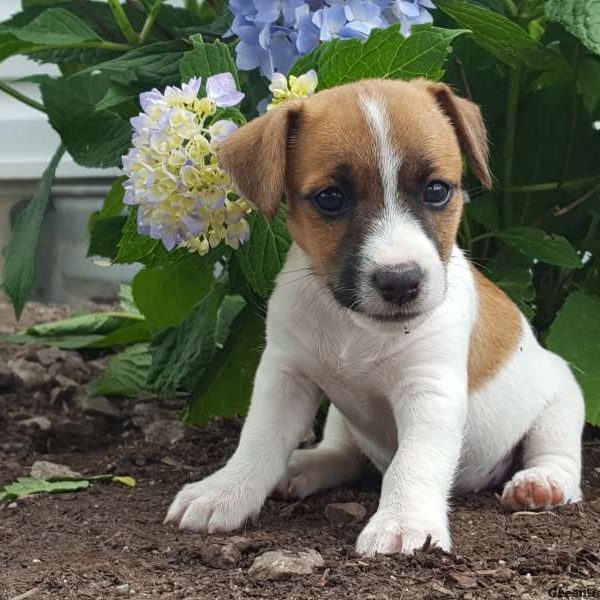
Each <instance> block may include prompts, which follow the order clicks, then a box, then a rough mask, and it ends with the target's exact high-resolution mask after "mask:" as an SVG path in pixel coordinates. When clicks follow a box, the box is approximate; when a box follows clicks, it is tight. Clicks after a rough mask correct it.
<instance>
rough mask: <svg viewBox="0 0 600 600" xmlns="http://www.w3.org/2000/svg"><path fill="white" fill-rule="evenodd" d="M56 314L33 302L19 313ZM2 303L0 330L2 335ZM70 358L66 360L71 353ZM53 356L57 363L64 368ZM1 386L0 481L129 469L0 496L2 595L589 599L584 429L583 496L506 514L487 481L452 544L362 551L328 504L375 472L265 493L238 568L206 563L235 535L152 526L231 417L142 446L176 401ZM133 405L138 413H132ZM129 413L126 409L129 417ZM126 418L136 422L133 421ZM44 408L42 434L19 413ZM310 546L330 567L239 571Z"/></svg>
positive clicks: (591, 543) (592, 477) (228, 436)
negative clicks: (283, 494)
mask: <svg viewBox="0 0 600 600" xmlns="http://www.w3.org/2000/svg"><path fill="white" fill-rule="evenodd" d="M64 314H66V311H65V309H62V308H60V307H59V308H52V307H50V308H48V307H40V306H39V305H38V306H35V305H33V306H30V307H28V311H27V313H26V315H25V319H26V320H27V321H28V322H35V321H40V320H48V319H51V318H57V317H58V316H63V315H64ZM6 315H9V312H8V309H6V307H0V330H3V331H7V330H10V329H11V328H12V327H13V325H11V324H10V322H9V321H8V317H7V316H6ZM38 350H39V348H34V347H18V346H12V345H8V344H0V367H1V366H2V365H6V364H7V362H8V360H10V359H13V358H15V357H25V358H26V359H29V360H32V361H35V360H36V356H37V355H36V352H37V351H38ZM69 356H70V359H69V361H67V363H65V362H64V360H63V359H64V356H63V357H62V358H61V359H60V360H59V359H58V358H57V364H51V365H49V366H47V369H48V373H50V374H51V375H52V376H55V375H56V374H57V373H60V372H61V369H62V370H63V371H64V370H67V371H68V372H66V373H64V374H65V375H67V376H69V377H71V378H73V379H76V380H77V382H78V383H80V384H82V385H85V384H86V383H87V382H88V381H89V380H90V379H91V378H93V377H94V376H95V375H97V374H98V373H99V372H101V371H102V369H103V368H104V367H105V360H104V359H98V358H97V357H96V358H95V360H89V357H87V361H86V363H85V364H84V367H82V368H79V370H78V369H77V368H74V365H75V366H76V365H77V364H79V366H80V367H81V364H80V363H78V362H77V359H78V358H79V357H78V356H77V353H69ZM73 356H75V359H74V358H73ZM61 361H62V362H61ZM73 361H75V362H73ZM9 384H10V382H8V383H7V382H4V385H5V387H4V389H2V385H3V382H2V381H0V486H3V485H4V484H6V483H8V482H10V481H12V480H13V479H14V478H16V477H18V476H23V475H27V474H28V473H29V469H30V467H31V465H32V463H33V462H34V461H36V460H50V461H54V462H57V463H61V464H65V465H68V466H69V467H71V468H72V469H74V470H76V471H79V472H81V473H84V474H89V475H99V474H103V473H116V474H121V475H130V476H133V477H135V479H136V480H137V487H135V488H133V489H130V488H127V487H125V486H122V485H119V484H114V483H111V484H96V485H93V486H92V487H90V488H89V489H87V490H85V491H83V492H79V493H70V494H57V495H44V496H37V497H31V498H27V499H23V500H21V501H19V502H16V503H6V502H5V503H2V505H0V582H1V585H0V598H2V599H3V600H4V599H12V600H16V599H19V600H24V599H25V598H32V599H34V600H35V599H38V598H39V599H42V598H44V599H45V598H52V599H69V598H93V599H105V598H124V597H128V596H130V597H132V598H165V599H196V598H211V599H214V600H220V599H228V598H269V599H272V598H284V599H302V600H305V599H309V598H341V599H345V600H350V599H354V598H361V599H373V600H375V599H380V598H381V599H383V598H403V599H409V600H410V599H413V598H415V599H416V598H472V599H479V598H549V597H563V598H568V597H573V598H575V597H600V436H598V434H597V432H596V431H588V432H586V439H585V444H584V463H585V472H584V491H585V497H586V501H585V502H583V503H580V504H577V505H573V506H567V507H564V508H561V509H559V510H556V511H554V512H551V513H541V514H530V513H517V514H515V515H511V514H507V513H505V512H503V511H502V510H501V509H500V507H499V505H498V502H497V500H496V498H495V496H494V493H493V491H490V492H486V493H482V494H476V495H469V496H466V497H461V498H457V499H455V500H454V501H453V512H452V516H451V524H452V534H453V540H454V552H453V553H452V554H444V553H442V552H440V551H437V550H427V551H422V552H419V553H417V554H415V555H414V556H389V557H379V558H376V559H368V560H367V559H363V558H360V557H357V556H355V555H354V542H355V540H356V537H357V535H358V533H359V531H360V529H361V527H362V525H363V524H351V525H344V526H341V527H340V526H335V525H333V524H331V523H329V522H328V521H327V519H326V518H325V512H324V509H325V507H326V506H327V504H329V503H331V502H350V501H354V502H359V503H361V504H363V505H364V506H366V508H367V510H368V514H369V515H371V514H373V512H374V511H375V509H376V507H377V498H378V485H379V482H378V480H377V478H376V477H373V476H371V477H365V478H364V479H363V480H361V481H360V482H359V483H357V484H356V485H355V486H353V487H345V488H341V489H337V490H334V491H332V492H330V493H327V494H321V495H318V496H315V497H311V498H308V499H306V500H305V501H303V502H296V503H289V502H284V501H279V500H275V499H269V500H268V501H267V503H266V506H265V508H264V509H263V511H262V513H261V515H260V519H259V521H258V522H257V523H256V524H250V525H248V526H247V527H246V528H245V529H244V530H243V531H242V532H238V534H237V535H238V536H239V535H242V536H243V537H244V539H243V540H240V539H238V538H235V539H234V543H235V544H236V545H237V548H238V549H239V550H240V554H239V555H238V557H240V556H241V557H240V558H239V559H238V560H237V562H235V561H234V564H231V565H229V566H227V567H226V568H215V566H211V565H214V564H215V561H214V560H212V559H211V556H214V555H216V554H217V555H218V552H219V549H220V547H221V546H222V545H224V544H226V543H228V542H229V541H230V540H231V536H227V535H214V536H208V537H207V536H203V535H198V534H191V533H184V532H180V531H177V530H176V529H174V528H173V527H171V526H165V525H163V524H162V519H163V518H164V515H165V512H166V509H167V507H168V505H169V503H170V501H171V500H172V498H173V496H174V495H175V493H176V492H177V491H178V489H179V488H180V487H181V486H182V485H183V484H185V483H186V482H189V481H194V480H196V479H199V478H202V477H204V476H206V475H208V474H209V473H212V472H213V471H214V470H216V469H218V468H219V467H221V466H222V465H223V464H224V463H225V461H226V460H227V458H228V457H229V456H230V455H231V453H232V452H233V450H234V448H235V445H236V441H237V439H238V435H239V430H240V422H238V421H222V420H218V419H216V420H213V421H212V422H211V423H209V424H208V425H207V426H205V427H203V428H201V429H188V430H187V431H186V432H185V436H184V437H183V439H181V440H179V441H177V442H176V443H175V444H173V445H168V444H167V445H165V444H162V445H161V444H159V443H154V442H152V443H151V442H147V441H146V440H145V435H144V432H143V430H144V427H145V423H144V419H146V420H147V419H148V418H151V417H147V416H146V417H144V418H140V416H139V415H140V414H142V413H144V414H146V415H148V414H151V413H152V414H153V411H154V412H157V411H158V410H159V409H166V410H168V411H170V412H169V413H166V412H165V413H160V418H165V416H168V417H169V418H174V416H173V415H174V411H175V410H176V409H177V408H178V407H179V404H178V403H177V402H167V403H159V402H158V401H156V400H149V401H148V402H147V403H146V404H147V406H146V408H148V410H147V411H144V410H141V409H140V406H139V405H140V402H139V401H138V402H133V401H121V402H119V403H118V405H119V407H120V408H121V410H122V413H123V414H122V417H121V418H114V417H113V418H108V417H102V416H94V415H90V414H86V413H84V412H82V410H81V409H80V408H78V407H77V405H75V404H74V403H73V402H69V401H66V400H64V399H63V400H60V399H59V400H58V401H55V403H54V404H51V402H50V398H51V395H52V391H51V390H52V386H53V385H54V384H53V383H52V382H46V383H44V384H42V385H41V386H38V387H37V388H36V389H26V388H24V387H23V386H22V385H16V386H15V385H14V382H13V384H12V386H11V385H9ZM136 404H138V408H136V409H135V408H134V407H135V405H136ZM136 411H137V412H136ZM136 415H137V416H136ZM38 416H45V417H47V418H49V419H50V422H51V424H52V425H51V428H50V429H49V430H48V431H41V430H39V428H36V427H24V426H22V425H19V422H21V421H23V420H25V419H28V418H31V417H38ZM304 548H312V549H316V550H317V551H319V552H320V553H321V554H322V556H323V558H324V559H325V565H324V566H323V567H322V568H320V569H318V570H317V572H315V573H314V574H312V575H307V576H300V577H296V578H292V579H289V580H287V581H277V582H275V581H256V580H254V579H252V578H251V577H249V575H248V568H249V567H250V565H251V564H252V562H253V560H254V559H255V558H256V556H258V555H259V554H261V553H263V552H265V551H268V550H282V549H287V550H300V549H304Z"/></svg>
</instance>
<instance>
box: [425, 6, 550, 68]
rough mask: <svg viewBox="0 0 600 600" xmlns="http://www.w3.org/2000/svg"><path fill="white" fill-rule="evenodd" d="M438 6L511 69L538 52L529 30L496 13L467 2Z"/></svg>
mask: <svg viewBox="0 0 600 600" xmlns="http://www.w3.org/2000/svg"><path fill="white" fill-rule="evenodd" d="M436 4H437V6H438V8H439V9H440V10H442V11H444V12H445V13H446V14H447V15H449V16H450V17H452V18H453V19H454V21H456V23H457V24H458V25H459V26H460V27H466V28H468V29H470V30H471V31H472V33H473V39H474V40H475V41H476V42H477V43H478V44H479V45H480V46H482V47H483V48H485V49H486V50H487V51H488V52H490V53H491V54H493V55H494V56H495V57H496V58H498V59H500V60H501V61H503V62H505V63H506V64H508V65H510V66H512V67H515V66H516V65H518V64H519V63H522V62H525V61H526V60H527V59H528V58H530V57H531V56H532V55H533V54H535V53H537V52H538V50H539V47H538V45H537V43H536V42H535V41H534V40H533V38H531V37H530V35H529V34H528V33H527V31H525V30H524V29H523V28H522V27H520V26H519V25H517V24H516V23H515V22H514V21H511V20H510V19H507V18H506V17H504V16H503V15H500V14H498V13H497V12H493V11H491V10H488V9H486V8H484V7H482V6H477V5H476V4H473V2H469V1H467V0H439V2H437V3H436Z"/></svg>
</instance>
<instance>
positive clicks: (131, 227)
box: [113, 206, 160, 263]
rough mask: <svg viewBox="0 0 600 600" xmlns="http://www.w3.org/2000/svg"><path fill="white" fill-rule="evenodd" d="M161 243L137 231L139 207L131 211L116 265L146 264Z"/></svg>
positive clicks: (120, 242) (124, 228)
mask: <svg viewBox="0 0 600 600" xmlns="http://www.w3.org/2000/svg"><path fill="white" fill-rule="evenodd" d="M159 244H160V242H159V241H158V240H153V239H152V238H151V237H149V236H147V235H140V234H139V233H138V230H137V206H134V207H133V208H131V209H130V211H129V215H128V217H127V222H126V223H125V226H124V227H123V237H122V238H121V240H120V241H119V244H118V248H119V249H118V252H117V256H115V258H114V260H113V262H115V263H136V262H145V260H146V259H148V258H149V257H150V256H151V255H152V253H153V252H154V251H155V250H156V249H157V247H158V246H159Z"/></svg>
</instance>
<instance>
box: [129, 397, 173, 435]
mask: <svg viewBox="0 0 600 600" xmlns="http://www.w3.org/2000/svg"><path fill="white" fill-rule="evenodd" d="M132 413H133V418H132V420H133V423H134V425H135V426H136V427H139V428H140V429H144V427H146V426H147V425H148V424H149V423H152V422H153V421H159V420H164V419H169V417H171V416H172V414H171V412H170V411H168V410H165V409H164V408H161V407H160V406H158V405H156V404H154V403H153V402H138V403H137V404H136V405H135V406H134V407H133V411H132Z"/></svg>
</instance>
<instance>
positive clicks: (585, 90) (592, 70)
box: [577, 56, 600, 114]
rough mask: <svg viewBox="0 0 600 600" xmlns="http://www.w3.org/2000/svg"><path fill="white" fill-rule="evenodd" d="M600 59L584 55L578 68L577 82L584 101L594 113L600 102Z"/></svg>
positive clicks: (587, 107) (588, 109)
mask: <svg viewBox="0 0 600 600" xmlns="http://www.w3.org/2000/svg"><path fill="white" fill-rule="evenodd" d="M599 82H600V61H598V60H595V59H593V58H590V57H587V56H586V57H583V58H581V59H580V63H579V65H578V69H577V84H578V86H579V92H580V93H581V97H582V99H583V103H584V105H585V107H586V109H587V111H588V112H589V113H590V114H594V111H595V110H596V107H597V106H598V104H599V103H600V83H599Z"/></svg>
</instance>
